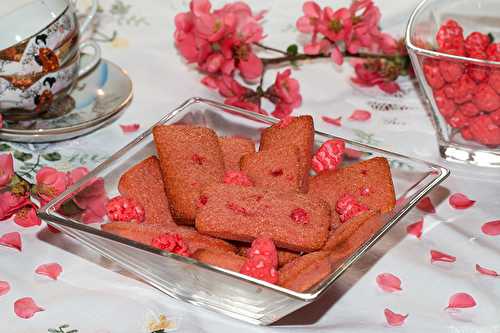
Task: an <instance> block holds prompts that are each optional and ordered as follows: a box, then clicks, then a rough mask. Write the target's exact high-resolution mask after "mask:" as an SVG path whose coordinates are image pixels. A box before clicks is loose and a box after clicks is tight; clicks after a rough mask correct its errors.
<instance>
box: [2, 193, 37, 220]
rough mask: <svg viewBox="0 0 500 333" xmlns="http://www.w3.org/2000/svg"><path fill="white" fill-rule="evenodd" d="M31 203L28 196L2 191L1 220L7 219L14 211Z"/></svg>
mask: <svg viewBox="0 0 500 333" xmlns="http://www.w3.org/2000/svg"><path fill="white" fill-rule="evenodd" d="M29 204H31V202H30V201H29V198H28V196H21V195H16V194H14V193H12V192H2V193H0V221H3V220H6V219H8V218H9V217H11V216H12V215H14V213H15V212H16V211H17V210H18V209H20V208H22V207H24V206H27V205H29Z"/></svg>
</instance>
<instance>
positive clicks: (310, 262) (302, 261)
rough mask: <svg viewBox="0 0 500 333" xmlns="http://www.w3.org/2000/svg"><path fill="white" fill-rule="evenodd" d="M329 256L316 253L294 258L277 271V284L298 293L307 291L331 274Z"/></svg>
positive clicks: (326, 252) (325, 253)
mask: <svg viewBox="0 0 500 333" xmlns="http://www.w3.org/2000/svg"><path fill="white" fill-rule="evenodd" d="M329 255H330V253H329V252H328V251H318V252H312V253H309V254H306V255H304V256H302V257H298V258H296V259H295V260H293V261H291V262H289V263H288V264H286V265H285V266H283V267H282V268H281V269H280V270H279V281H278V284H279V285H280V286H282V287H284V288H288V289H292V290H295V291H298V292H305V291H307V290H309V289H310V288H312V287H313V286H315V285H316V284H318V283H319V282H321V281H322V280H323V279H324V278H326V277H327V276H328V275H329V274H330V273H331V272H332V265H331V264H330V258H329Z"/></svg>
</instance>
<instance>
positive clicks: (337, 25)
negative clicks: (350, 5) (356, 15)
mask: <svg viewBox="0 0 500 333" xmlns="http://www.w3.org/2000/svg"><path fill="white" fill-rule="evenodd" d="M351 27H352V21H351V12H350V11H349V10H348V9H347V8H340V9H338V10H336V11H334V10H333V9H332V8H330V7H326V8H325V9H324V11H323V19H322V20H321V23H320V26H319V32H321V33H322V34H323V35H325V36H326V37H327V38H328V39H329V40H330V41H332V42H338V41H343V40H344V39H345V38H346V36H348V35H349V34H350V32H351Z"/></svg>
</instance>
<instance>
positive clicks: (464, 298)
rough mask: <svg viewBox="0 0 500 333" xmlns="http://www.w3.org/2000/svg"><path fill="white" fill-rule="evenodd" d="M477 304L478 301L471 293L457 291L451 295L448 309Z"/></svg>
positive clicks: (469, 306) (470, 306)
mask: <svg viewBox="0 0 500 333" xmlns="http://www.w3.org/2000/svg"><path fill="white" fill-rule="evenodd" d="M474 306H476V301H475V300H474V298H472V296H471V295H469V294H466V293H456V294H455V295H453V296H451V297H450V301H449V302H448V307H447V308H446V309H459V308H460V309H464V308H472V307H474Z"/></svg>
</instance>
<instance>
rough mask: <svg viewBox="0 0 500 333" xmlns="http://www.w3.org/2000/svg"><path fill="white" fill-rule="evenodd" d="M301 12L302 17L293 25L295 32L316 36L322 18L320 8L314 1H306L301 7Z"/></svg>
mask: <svg viewBox="0 0 500 333" xmlns="http://www.w3.org/2000/svg"><path fill="white" fill-rule="evenodd" d="M302 11H303V12H304V16H301V17H299V19H298V20H297V23H296V24H295V25H296V27H297V30H299V31H300V32H303V33H313V34H316V33H317V32H318V28H319V24H320V22H321V17H322V16H323V12H322V10H321V7H320V6H319V5H318V4H317V3H316V2H314V1H306V2H304V4H303V5H302Z"/></svg>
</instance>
